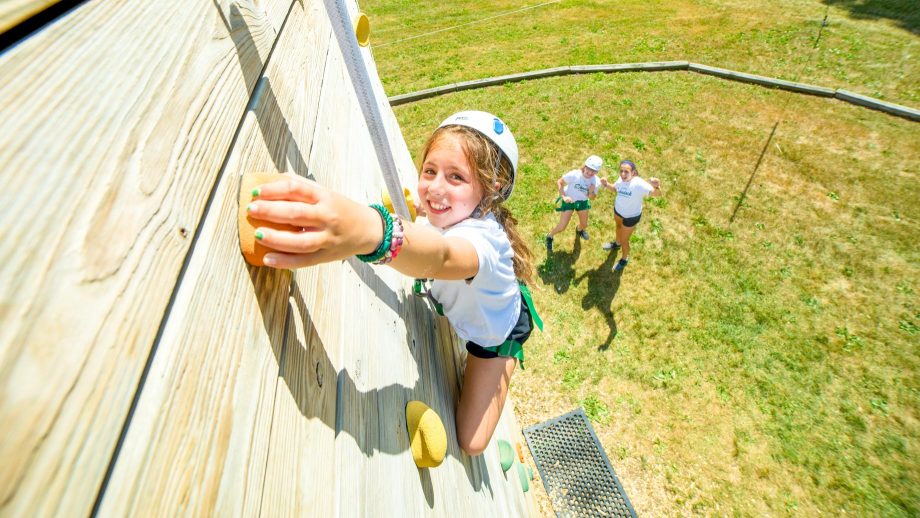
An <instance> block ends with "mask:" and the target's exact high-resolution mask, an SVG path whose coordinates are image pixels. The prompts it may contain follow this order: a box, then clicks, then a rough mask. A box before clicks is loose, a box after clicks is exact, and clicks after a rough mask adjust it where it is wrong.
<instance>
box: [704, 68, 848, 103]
mask: <svg viewBox="0 0 920 518" xmlns="http://www.w3.org/2000/svg"><path fill="white" fill-rule="evenodd" d="M688 70H690V71H691V72H697V73H699V74H705V75H710V76H716V77H720V78H722V79H729V80H732V81H739V82H742V83H750V84H755V85H760V86H767V87H770V88H779V89H782V90H789V91H791V92H798V93H803V94H809V95H817V96H818V97H833V96H834V89H833V88H824V87H822V86H814V85H809V84H805V83H796V82H793V81H785V80H783V79H774V78H772V77H764V76H758V75H754V74H745V73H743V72H735V71H733V70H726V69H724V68H717V67H710V66H707V65H700V64H699V63H690V66H689V68H688Z"/></svg>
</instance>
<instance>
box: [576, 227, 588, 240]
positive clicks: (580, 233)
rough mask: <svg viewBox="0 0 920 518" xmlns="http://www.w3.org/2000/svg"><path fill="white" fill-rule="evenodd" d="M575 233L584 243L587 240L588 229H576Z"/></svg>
mask: <svg viewBox="0 0 920 518" xmlns="http://www.w3.org/2000/svg"><path fill="white" fill-rule="evenodd" d="M575 232H577V233H578V237H580V238H582V239H584V240H585V241H587V240H588V229H585V230H578V229H576V230H575Z"/></svg>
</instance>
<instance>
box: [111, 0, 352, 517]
mask: <svg viewBox="0 0 920 518" xmlns="http://www.w3.org/2000/svg"><path fill="white" fill-rule="evenodd" d="M304 9H306V10H307V11H309V14H308V13H305V12H304ZM320 15H321V10H320V9H319V8H318V5H317V4H316V2H309V1H306V2H303V3H301V2H296V3H295V4H294V5H293V6H292V9H291V13H290V15H289V16H288V19H287V21H286V22H285V25H284V30H283V31H282V34H281V36H280V37H279V40H278V43H277V45H276V48H275V50H274V52H273V53H272V58H271V60H270V61H269V62H268V63H267V66H266V67H265V75H264V76H263V77H261V78H260V79H259V80H258V84H257V87H256V90H255V93H254V95H253V100H252V102H251V103H250V110H248V111H247V113H246V116H245V118H244V121H243V125H242V127H241V129H240V134H239V136H238V138H237V140H236V143H235V146H234V147H233V149H232V150H231V151H230V156H229V159H228V161H227V166H226V169H225V170H224V171H223V174H222V176H221V178H220V181H219V183H218V186H217V190H216V191H215V198H214V203H213V204H212V206H211V207H210V210H209V212H208V214H207V216H206V218H205V221H204V224H203V226H202V229H201V233H200V236H201V237H200V238H199V241H198V242H197V243H196V246H195V248H194V250H193V251H192V254H191V259H190V262H189V265H188V268H187V270H186V272H185V275H184V276H183V278H182V281H181V284H180V286H179V289H178V291H177V296H176V302H175V304H174V305H173V311H172V312H171V313H170V314H169V316H168V319H167V321H166V323H165V326H164V332H163V335H162V338H161V340H160V342H159V343H158V347H157V354H156V356H155V358H154V361H153V363H152V365H151V371H150V375H149V376H148V378H147V382H146V383H145V385H144V387H143V391H142V392H141V397H140V399H139V401H138V405H137V409H136V411H135V414H134V417H133V419H132V423H131V427H130V428H129V430H128V434H127V436H126V438H125V443H124V447H123V448H122V453H121V455H120V456H119V458H118V461H117V463H116V466H115V471H114V473H113V476H112V480H111V482H110V484H109V489H108V491H107V492H106V495H105V498H104V500H103V505H102V508H101V511H102V513H103V514H105V515H112V516H131V515H136V514H138V513H146V512H152V514H155V515H172V514H175V513H176V511H178V510H183V511H185V512H188V513H190V514H193V515H206V514H215V515H219V516H255V515H258V514H259V513H260V512H269V514H270V515H274V514H275V513H274V512H270V511H274V509H276V508H277V506H275V507H272V506H264V503H263V497H264V495H270V496H273V497H274V499H275V501H276V503H277V501H278V500H279V499H280V498H283V499H287V500H289V499H291V498H292V496H294V495H296V494H297V493H296V491H294V490H295V489H296V487H292V486H285V485H279V484H278V483H277V481H278V479H275V480H273V481H269V480H267V477H266V472H267V465H268V461H267V459H268V457H269V450H270V448H274V447H277V448H279V449H280V450H281V451H282V454H283V452H284V450H289V449H291V448H292V443H293V444H296V443H298V442H299V441H301V440H309V441H311V442H312V444H313V446H314V447H317V451H318V452H322V451H327V452H331V450H332V436H331V434H326V439H325V440H326V441H328V444H327V445H326V446H325V447H322V445H321V443H320V442H319V441H320V439H321V438H322V437H323V430H322V429H321V428H319V429H318V430H317V432H316V433H312V428H313V427H312V426H311V422H310V421H307V420H304V421H302V422H300V423H299V424H301V425H302V426H300V427H299V428H298V429H297V430H290V429H282V433H281V435H280V436H279V435H277V434H276V433H275V432H274V430H275V428H274V420H275V418H276V417H277V416H276V415H275V410H276V409H275V405H276V400H277V399H278V398H279V393H280V394H282V396H283V395H285V394H284V393H283V392H282V390H281V387H280V386H279V382H282V383H283V384H284V386H285V387H288V386H291V385H294V386H295V392H293V393H288V394H287V397H282V398H281V400H282V402H283V403H285V404H287V406H292V405H293V407H294V408H295V409H296V408H298V407H297V404H300V405H305V406H304V411H307V408H309V409H310V412H313V411H314V410H315V411H316V413H318V414H319V415H326V414H332V413H333V411H334V404H335V399H334V397H335V386H334V383H331V384H329V385H324V386H323V387H319V386H318V384H317V382H316V381H315V379H314V381H313V382H312V384H311V379H310V378H308V377H306V376H305V375H304V376H302V377H299V378H298V379H291V378H279V372H280V369H281V365H282V359H281V358H282V348H283V343H284V338H285V334H286V331H287V332H293V334H294V335H295V336H299V340H300V344H301V347H303V346H304V345H303V344H309V343H310V341H311V339H312V331H311V330H310V329H305V328H302V327H301V328H300V330H299V331H298V330H296V329H292V328H291V326H293V325H295V324H296V323H293V322H290V312H291V309H292V308H291V304H290V303H289V290H290V284H291V278H292V277H291V274H290V273H289V272H283V271H276V270H271V269H267V268H256V267H251V266H247V265H246V264H245V263H244V261H243V258H242V256H241V254H240V250H239V244H238V240H237V228H236V226H237V223H236V222H237V219H236V216H235V214H236V210H237V191H238V189H239V182H240V176H241V174H242V172H243V171H251V170H252V171H276V172H284V171H291V172H296V173H299V174H301V175H306V174H307V170H306V165H307V161H308V155H307V154H308V153H309V152H310V148H309V143H310V142H311V140H312V138H313V133H314V126H315V120H316V112H317V107H318V103H319V91H320V87H321V85H322V79H321V78H322V77H323V66H324V61H325V56H326V47H327V46H328V41H329V36H328V35H329V30H328V28H326V27H325V26H324V25H323V24H321V23H315V22H316V21H318V20H321V16H320ZM308 19H310V20H311V21H310V22H309V23H308ZM304 143H306V144H305V145H304ZM301 146H303V147H301ZM308 353H309V351H308ZM308 356H309V354H307V357H308ZM295 359H296V358H292V357H291V355H289V358H288V361H289V362H295V363H301V364H302V363H303V362H296V361H295ZM320 376H322V377H326V378H329V379H333V380H334V371H332V370H329V371H328V372H322V373H320ZM314 377H315V375H314ZM301 383H303V384H301ZM291 396H295V398H294V399H292V398H291ZM312 398H317V400H318V401H320V402H321V403H320V404H318V405H315V406H314V405H313V399H312ZM323 402H325V403H323ZM287 432H290V433H287ZM301 432H302V433H303V434H304V436H301V435H299V434H300V433H301ZM275 441H276V442H277V446H272V443H273V442H275ZM300 467H301V468H303V469H305V473H306V474H312V475H313V476H314V477H323V478H325V476H326V475H325V473H324V471H322V470H319V471H316V470H313V469H310V467H309V466H304V465H301V466H300ZM286 476H287V477H288V478H289V479H290V478H291V476H292V474H291V473H287V474H286ZM311 482H312V483H313V484H315V483H316V482H317V478H314V479H312V480H311ZM285 489H291V490H292V492H287V491H284V490H285ZM279 491H281V492H282V493H283V494H282V495H280V497H279V493H278V492H279ZM326 500H328V501H331V500H332V497H331V495H328V496H327V497H326ZM296 503H297V504H298V506H299V508H300V509H303V508H304V506H303V501H300V502H296ZM317 503H318V502H317ZM263 506H264V510H263ZM296 508H297V507H295V509H296Z"/></svg>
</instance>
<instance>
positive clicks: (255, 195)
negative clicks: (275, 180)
mask: <svg viewBox="0 0 920 518" xmlns="http://www.w3.org/2000/svg"><path fill="white" fill-rule="evenodd" d="M260 191H261V189H259V188H258V187H256V188H255V189H253V190H252V197H253V198H258V197H259V192H260Z"/></svg>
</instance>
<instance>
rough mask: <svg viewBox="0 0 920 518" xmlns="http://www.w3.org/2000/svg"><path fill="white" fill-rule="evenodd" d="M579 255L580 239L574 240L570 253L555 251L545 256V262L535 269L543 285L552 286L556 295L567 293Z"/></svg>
mask: <svg viewBox="0 0 920 518" xmlns="http://www.w3.org/2000/svg"><path fill="white" fill-rule="evenodd" d="M580 255H581V239H578V238H577V237H576V238H575V246H574V247H573V248H572V251H571V252H560V251H558V250H556V251H555V252H552V253H547V254H546V260H544V261H543V264H541V265H540V266H539V267H538V268H537V273H538V274H539V275H540V279H541V280H542V281H543V284H547V285H548V284H552V285H553V288H554V289H555V290H556V293H559V294H562V293H565V292H567V291H569V288H570V287H571V286H572V279H574V278H575V262H576V261H578V257H579V256H580Z"/></svg>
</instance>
